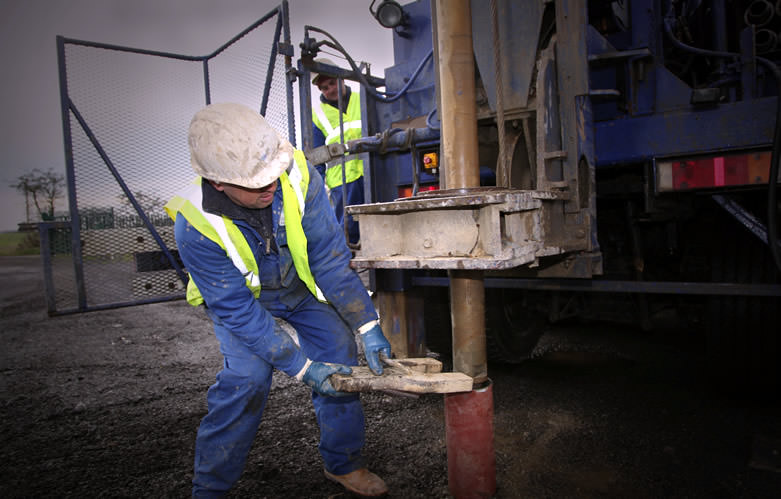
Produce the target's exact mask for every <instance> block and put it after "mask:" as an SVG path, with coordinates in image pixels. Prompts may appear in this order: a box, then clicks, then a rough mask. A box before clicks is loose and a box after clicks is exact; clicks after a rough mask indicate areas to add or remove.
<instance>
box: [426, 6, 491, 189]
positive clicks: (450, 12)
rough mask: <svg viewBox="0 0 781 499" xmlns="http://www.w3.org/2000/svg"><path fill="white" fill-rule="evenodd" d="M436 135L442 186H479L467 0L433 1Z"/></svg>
mask: <svg viewBox="0 0 781 499" xmlns="http://www.w3.org/2000/svg"><path fill="white" fill-rule="evenodd" d="M436 13H437V51H438V54H439V57H438V59H439V60H438V61H437V62H438V65H439V81H440V99H441V102H440V106H439V118H440V135H441V144H442V145H441V147H442V156H443V160H444V164H445V165H446V168H447V175H446V182H447V185H445V186H444V188H446V189H460V188H464V187H479V186H480V166H479V165H478V159H479V158H478V152H477V104H476V102H475V63H474V53H473V50H472V15H471V8H470V2H469V0H447V1H444V0H437V3H436Z"/></svg>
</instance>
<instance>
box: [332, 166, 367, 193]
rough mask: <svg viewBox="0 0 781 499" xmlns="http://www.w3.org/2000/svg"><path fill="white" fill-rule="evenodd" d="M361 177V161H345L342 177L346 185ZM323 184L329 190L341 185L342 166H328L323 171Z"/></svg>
mask: <svg viewBox="0 0 781 499" xmlns="http://www.w3.org/2000/svg"><path fill="white" fill-rule="evenodd" d="M362 175H363V161H362V160H360V159H353V160H350V161H345V163H344V176H345V179H346V180H347V183H350V182H353V181H355V180H358V179H359V178H361V176H362ZM325 184H326V185H327V186H328V188H329V189H333V188H334V187H338V186H340V185H342V164H341V162H340V163H337V164H335V165H333V166H329V167H328V168H326V170H325Z"/></svg>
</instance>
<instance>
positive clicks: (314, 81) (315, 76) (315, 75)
mask: <svg viewBox="0 0 781 499" xmlns="http://www.w3.org/2000/svg"><path fill="white" fill-rule="evenodd" d="M315 62H319V63H320V64H328V65H329V66H336V63H335V62H334V61H332V60H331V59H326V58H325V57H323V58H322V59H315ZM323 76H327V75H323ZM318 78H320V74H319V73H312V84H314V85H317V79H318Z"/></svg>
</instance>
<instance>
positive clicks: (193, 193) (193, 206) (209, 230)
mask: <svg viewBox="0 0 781 499" xmlns="http://www.w3.org/2000/svg"><path fill="white" fill-rule="evenodd" d="M202 206H203V191H202V190H201V177H198V178H196V179H195V181H193V183H191V184H190V185H189V186H187V187H186V188H185V189H184V190H183V191H182V193H181V194H179V195H177V196H174V197H173V198H172V199H171V201H169V202H168V203H167V204H166V205H165V207H164V208H165V211H166V212H167V213H168V216H170V217H171V218H172V219H173V220H176V214H177V213H181V214H182V215H183V216H184V218H185V219H187V221H188V222H189V223H190V225H192V226H193V227H195V229H196V230H197V231H198V232H200V233H201V234H203V235H204V236H205V237H207V238H208V239H210V240H212V241H214V242H215V243H217V244H218V245H219V246H220V247H221V248H222V249H223V250H224V251H225V253H226V254H227V256H228V258H230V260H231V262H232V263H233V265H234V266H235V267H236V268H237V269H238V270H239V272H241V274H242V275H243V276H244V279H245V282H246V284H247V287H248V288H250V290H251V291H252V294H253V295H255V297H256V298H257V297H258V296H259V295H260V277H259V275H258V274H259V272H258V264H257V262H256V261H255V256H254V255H253V253H252V250H251V249H250V247H249V243H247V240H246V239H245V238H244V235H243V234H242V233H241V230H240V229H239V228H238V227H237V226H236V224H234V223H233V221H232V220H230V219H229V218H226V217H224V216H217V215H214V214H212V213H206V212H205V211H203V208H202ZM187 302H188V303H190V304H191V305H200V304H201V303H203V298H202V297H201V293H200V292H199V291H198V288H197V287H196V286H195V283H194V282H193V280H192V279H190V281H189V282H188V283H187Z"/></svg>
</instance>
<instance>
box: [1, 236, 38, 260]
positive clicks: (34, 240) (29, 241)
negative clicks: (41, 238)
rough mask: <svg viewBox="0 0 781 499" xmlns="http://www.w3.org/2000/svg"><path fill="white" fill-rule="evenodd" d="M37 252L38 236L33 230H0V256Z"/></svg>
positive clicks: (34, 253) (33, 253) (35, 253)
mask: <svg viewBox="0 0 781 499" xmlns="http://www.w3.org/2000/svg"><path fill="white" fill-rule="evenodd" d="M38 253H39V249H38V237H37V234H35V233H34V232H33V233H31V232H0V256H17V255H37V254H38Z"/></svg>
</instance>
